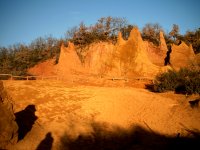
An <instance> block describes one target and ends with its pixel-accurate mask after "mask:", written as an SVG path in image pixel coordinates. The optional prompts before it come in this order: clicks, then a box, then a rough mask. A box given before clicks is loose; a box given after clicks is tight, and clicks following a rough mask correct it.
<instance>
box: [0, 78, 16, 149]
mask: <svg viewBox="0 0 200 150" xmlns="http://www.w3.org/2000/svg"><path fill="white" fill-rule="evenodd" d="M17 131H18V126H17V123H16V122H15V116H14V111H13V104H12V100H11V97H10V96H9V95H8V94H7V92H6V90H5V89H4V86H3V82H2V81H0V149H6V147H7V146H8V144H15V143H17V139H18V132H17Z"/></svg>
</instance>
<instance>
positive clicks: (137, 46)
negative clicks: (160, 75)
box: [116, 28, 159, 76]
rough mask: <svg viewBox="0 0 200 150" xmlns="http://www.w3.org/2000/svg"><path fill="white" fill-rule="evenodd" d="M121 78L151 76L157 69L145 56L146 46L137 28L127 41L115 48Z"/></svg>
mask: <svg viewBox="0 0 200 150" xmlns="http://www.w3.org/2000/svg"><path fill="white" fill-rule="evenodd" d="M116 49H117V53H118V56H117V57H118V58H119V63H120V70H121V75H122V76H132V75H134V74H137V75H142V76H146V75H153V74H155V73H157V72H158V70H159V68H158V67H157V66H156V65H154V64H153V63H152V62H151V61H150V59H149V58H148V55H147V50H146V45H145V43H144V41H143V40H142V37H141V34H140V32H139V30H138V28H133V29H132V31H131V33H130V36H129V38H128V40H127V41H126V42H124V44H121V45H117V47H116Z"/></svg>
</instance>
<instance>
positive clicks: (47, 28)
mask: <svg viewBox="0 0 200 150" xmlns="http://www.w3.org/2000/svg"><path fill="white" fill-rule="evenodd" d="M199 7H200V1H199V0H0V46H9V45H12V44H17V43H24V44H29V43H30V42H31V41H33V40H34V39H36V38H37V37H40V36H41V37H44V36H49V35H51V36H53V37H56V38H61V37H64V36H65V32H66V31H67V30H68V29H70V28H72V27H73V26H77V25H79V24H80V22H82V21H83V22H84V23H85V24H86V25H91V24H94V23H95V22H96V21H97V20H98V19H99V18H101V17H107V16H112V17H125V18H126V19H127V20H128V21H129V23H130V24H134V25H137V26H138V27H139V28H140V29H142V28H143V27H144V26H145V24H147V23H159V24H160V25H161V26H162V27H163V29H164V30H165V31H166V32H169V31H170V30H171V28H172V25H173V24H177V25H179V27H180V32H181V34H185V32H186V31H187V30H195V29H197V28H200V9H199Z"/></svg>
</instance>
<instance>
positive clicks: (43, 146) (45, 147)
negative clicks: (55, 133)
mask: <svg viewBox="0 0 200 150" xmlns="http://www.w3.org/2000/svg"><path fill="white" fill-rule="evenodd" d="M52 144H53V137H52V135H51V132H48V133H47V134H46V137H45V138H44V140H42V141H41V142H40V144H39V145H38V147H37V149H36V150H51V148H52Z"/></svg>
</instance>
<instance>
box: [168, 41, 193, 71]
mask: <svg viewBox="0 0 200 150" xmlns="http://www.w3.org/2000/svg"><path fill="white" fill-rule="evenodd" d="M194 58H195V54H194V51H193V48H192V46H191V45H190V46H188V45H186V44H185V43H184V42H183V41H182V42H181V44H180V45H172V52H171V54H170V62H171V65H172V67H173V68H174V69H179V68H181V67H187V66H188V65H190V64H191V63H192V61H193V60H194Z"/></svg>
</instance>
